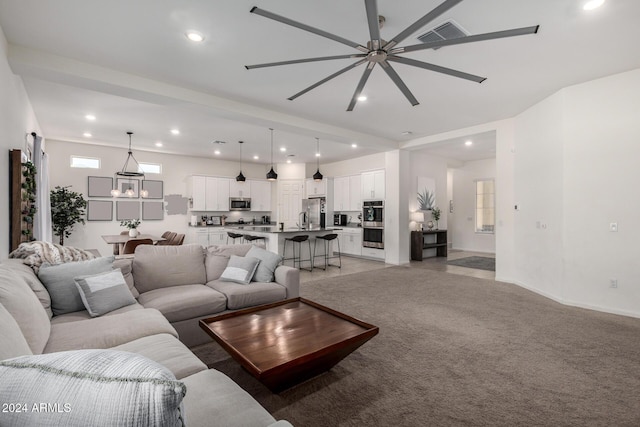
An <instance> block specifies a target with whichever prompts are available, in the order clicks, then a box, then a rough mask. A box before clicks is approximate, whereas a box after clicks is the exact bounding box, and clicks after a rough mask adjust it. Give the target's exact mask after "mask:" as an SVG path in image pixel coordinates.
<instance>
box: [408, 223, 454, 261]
mask: <svg viewBox="0 0 640 427" xmlns="http://www.w3.org/2000/svg"><path fill="white" fill-rule="evenodd" d="M447 245H448V243H447V230H424V231H412V232H411V259H412V260H413V261H422V258H423V256H422V253H423V251H424V250H425V249H435V250H436V256H439V257H446V256H447Z"/></svg>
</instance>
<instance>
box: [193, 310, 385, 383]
mask: <svg viewBox="0 0 640 427" xmlns="http://www.w3.org/2000/svg"><path fill="white" fill-rule="evenodd" d="M200 326H201V327H202V329H204V330H205V331H206V332H207V333H208V334H209V335H211V337H212V338H213V339H214V340H216V341H217V342H218V343H219V344H220V345H221V346H222V347H223V348H224V349H225V350H226V351H227V352H228V353H229V354H230V355H231V356H232V357H233V358H234V359H235V360H236V361H237V362H238V363H240V364H241V365H242V366H243V367H244V368H245V369H246V370H247V371H249V373H251V375H253V376H254V377H256V378H257V379H258V380H260V381H261V382H262V383H263V384H265V385H266V386H267V387H269V389H271V390H272V391H274V392H279V391H282V390H284V389H286V388H289V387H291V386H293V385H295V384H298V383H300V382H302V381H304V380H307V379H309V378H312V377H314V376H316V375H318V374H320V373H322V372H325V371H328V370H329V369H331V368H332V367H333V366H334V365H335V364H336V363H338V362H339V361H341V360H342V359H344V358H345V357H346V356H348V355H349V354H351V352H353V351H354V350H355V349H357V348H358V347H360V346H361V345H362V344H364V343H365V342H367V341H369V340H370V339H371V338H373V337H374V336H375V335H376V334H377V333H378V327H377V326H373V325H370V324H368V323H365V322H362V321H360V320H357V319H354V318H353V317H350V316H347V315H346V314H343V313H340V312H338V311H335V310H332V309H330V308H327V307H324V306H322V305H320V304H316V303H315V302H313V301H309V300H306V299H303V298H294V299H289V300H285V301H281V302H277V303H273V304H266V305H261V306H258V307H253V308H249V309H245V310H240V311H236V312H233V313H227V314H222V315H219V316H214V317H210V318H207V319H203V320H200Z"/></svg>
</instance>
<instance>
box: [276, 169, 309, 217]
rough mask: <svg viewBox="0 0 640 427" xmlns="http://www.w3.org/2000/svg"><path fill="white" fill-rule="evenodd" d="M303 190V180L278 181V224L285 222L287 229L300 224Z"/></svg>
mask: <svg viewBox="0 0 640 427" xmlns="http://www.w3.org/2000/svg"><path fill="white" fill-rule="evenodd" d="M303 188H304V185H303V181H302V180H281V181H280V180H279V181H278V222H283V223H284V226H285V228H288V227H295V226H296V223H297V222H298V214H299V213H300V211H301V210H302V194H303Z"/></svg>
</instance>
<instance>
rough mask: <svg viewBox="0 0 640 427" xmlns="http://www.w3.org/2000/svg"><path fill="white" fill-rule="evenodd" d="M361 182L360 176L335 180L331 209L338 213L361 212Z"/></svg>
mask: <svg viewBox="0 0 640 427" xmlns="http://www.w3.org/2000/svg"><path fill="white" fill-rule="evenodd" d="M361 182H362V179H361V177H360V175H351V176H342V177H339V178H335V179H334V180H333V197H334V205H333V209H334V210H336V211H339V212H346V211H360V210H362V188H361Z"/></svg>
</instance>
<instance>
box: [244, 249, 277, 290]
mask: <svg viewBox="0 0 640 427" xmlns="http://www.w3.org/2000/svg"><path fill="white" fill-rule="evenodd" d="M247 256H248V257H252V258H257V259H259V260H260V264H258V269H257V270H256V274H255V275H254V276H253V279H252V281H253V282H273V279H274V273H275V271H276V268H277V267H278V264H280V262H282V256H280V255H279V254H277V253H274V252H270V251H267V250H266V249H262V248H259V247H258V246H253V247H252V248H251V249H249V252H247Z"/></svg>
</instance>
